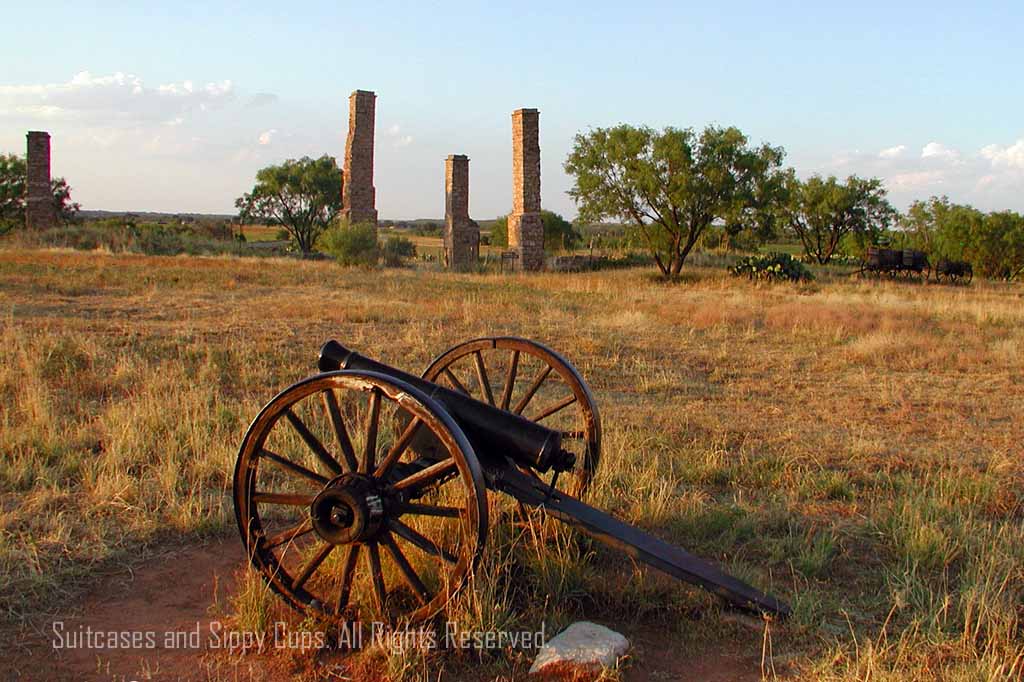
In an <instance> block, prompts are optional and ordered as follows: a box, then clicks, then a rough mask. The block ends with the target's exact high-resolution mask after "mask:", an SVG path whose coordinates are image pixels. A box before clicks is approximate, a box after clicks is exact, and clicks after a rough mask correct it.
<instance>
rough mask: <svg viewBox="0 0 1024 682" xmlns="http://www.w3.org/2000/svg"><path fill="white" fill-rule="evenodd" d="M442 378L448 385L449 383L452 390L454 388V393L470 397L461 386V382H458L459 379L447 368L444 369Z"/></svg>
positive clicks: (467, 390)
mask: <svg viewBox="0 0 1024 682" xmlns="http://www.w3.org/2000/svg"><path fill="white" fill-rule="evenodd" d="M444 377H445V379H447V380H448V383H450V384H451V385H452V388H454V389H455V390H456V391H458V392H459V393H462V394H463V395H470V393H469V389H467V388H466V387H465V386H463V385H462V382H461V381H459V378H458V377H457V376H455V374H453V373H452V371H451V370H450V369H449V368H447V367H445V368H444Z"/></svg>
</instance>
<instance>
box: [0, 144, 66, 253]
mask: <svg viewBox="0 0 1024 682" xmlns="http://www.w3.org/2000/svg"><path fill="white" fill-rule="evenodd" d="M26 176H27V167H26V165H25V159H24V158H23V157H21V156H18V155H17V154H0V234H2V233H4V232H7V231H8V230H11V229H14V228H19V227H23V226H24V225H25V191H26ZM50 189H51V191H52V192H53V207H54V212H55V215H56V216H57V219H58V220H59V221H61V222H64V223H69V222H72V221H73V220H74V219H75V216H76V214H77V213H78V210H79V208H81V207H80V206H79V205H78V204H77V203H75V202H73V201H71V186H70V185H68V183H67V181H66V180H65V179H64V178H54V179H53V180H51V182H50Z"/></svg>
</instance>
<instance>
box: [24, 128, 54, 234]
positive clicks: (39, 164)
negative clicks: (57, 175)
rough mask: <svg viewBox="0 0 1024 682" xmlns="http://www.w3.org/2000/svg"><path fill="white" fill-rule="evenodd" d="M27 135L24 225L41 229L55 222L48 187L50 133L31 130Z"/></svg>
mask: <svg viewBox="0 0 1024 682" xmlns="http://www.w3.org/2000/svg"><path fill="white" fill-rule="evenodd" d="M27 137H28V160H27V163H26V165H27V166H28V173H27V175H28V178H27V182H26V188H25V189H26V192H25V194H26V197H25V226H26V227H27V228H28V229H30V230H33V229H35V230H42V229H45V228H47V227H53V226H54V225H56V223H57V213H56V210H55V207H54V205H53V191H52V190H51V189H50V133H46V132H42V131H39V130H32V131H29V133H28V135H27Z"/></svg>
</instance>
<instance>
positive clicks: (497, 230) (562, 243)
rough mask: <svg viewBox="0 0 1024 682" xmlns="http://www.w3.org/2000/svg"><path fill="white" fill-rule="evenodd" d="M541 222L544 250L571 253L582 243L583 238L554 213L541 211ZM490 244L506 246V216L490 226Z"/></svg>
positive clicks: (571, 225) (568, 223)
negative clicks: (562, 250) (561, 250)
mask: <svg viewBox="0 0 1024 682" xmlns="http://www.w3.org/2000/svg"><path fill="white" fill-rule="evenodd" d="M540 219H541V222H542V223H544V250H545V251H549V252H550V251H558V250H560V249H565V250H567V251H571V250H572V249H575V248H576V247H577V246H579V244H580V242H582V241H583V236H582V235H581V234H580V233H579V232H578V231H577V230H576V228H575V227H573V224H572V223H570V222H569V221H568V220H566V219H565V218H563V217H562V216H560V215H559V214H557V213H555V212H554V211H541V212H540ZM491 244H493V245H494V246H508V216H499V217H498V219H497V220H495V221H494V224H493V225H492V226H491Z"/></svg>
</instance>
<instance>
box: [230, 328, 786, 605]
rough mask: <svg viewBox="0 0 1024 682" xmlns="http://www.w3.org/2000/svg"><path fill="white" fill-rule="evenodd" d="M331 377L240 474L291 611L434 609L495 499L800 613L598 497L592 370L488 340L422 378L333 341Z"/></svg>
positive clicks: (304, 397) (272, 407)
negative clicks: (583, 372) (593, 490)
mask: <svg viewBox="0 0 1024 682" xmlns="http://www.w3.org/2000/svg"><path fill="white" fill-rule="evenodd" d="M318 369H319V370H320V373H318V374H315V375H313V376H310V377H308V378H306V379H303V380H301V381H299V382H297V383H295V384H293V385H292V386H290V387H289V388H287V389H285V390H284V391H282V392H281V393H279V394H278V395H277V396H275V397H274V398H273V399H272V400H271V401H270V402H269V403H267V405H266V406H265V407H264V408H263V409H262V410H261V411H260V413H259V414H258V415H257V417H256V418H255V419H254V420H253V422H252V424H251V425H250V426H249V429H248V431H247V432H246V434H245V437H244V438H243V440H242V444H241V447H240V449H239V453H238V459H237V462H236V465H235V471H234V484H233V495H234V507H235V516H236V519H237V522H238V530H239V533H240V534H241V537H242V542H243V544H244V546H245V551H246V553H247V555H248V558H249V561H250V562H251V563H252V565H253V566H254V567H255V568H256V570H258V571H259V573H260V574H261V575H262V577H263V579H264V580H265V581H266V583H267V584H268V585H269V586H270V588H271V589H273V590H274V591H275V592H276V593H277V594H279V595H280V596H281V597H283V598H284V600H285V601H286V602H287V603H288V604H289V605H291V606H292V607H294V608H296V609H298V610H300V611H302V612H304V613H307V614H309V615H315V616H316V617H318V618H323V619H326V620H328V621H333V622H336V623H339V624H343V623H347V622H351V621H355V620H364V621H365V620H368V619H369V618H370V617H371V616H372V617H373V618H375V619H381V620H383V621H385V622H391V623H398V622H405V623H416V622H422V621H425V620H428V619H430V618H432V617H434V616H436V615H437V614H438V613H440V612H441V611H442V610H443V609H444V608H445V607H446V606H447V605H448V604H449V603H450V602H451V601H452V600H453V599H454V598H455V597H456V595H457V594H458V593H459V591H460V590H461V589H463V588H464V587H465V586H466V584H467V582H468V581H469V579H470V578H471V577H472V575H473V573H474V570H475V569H476V568H477V566H478V562H479V560H480V559H481V555H482V552H483V549H484V545H485V542H486V538H487V533H488V524H489V514H490V513H491V509H490V507H491V506H493V505H490V506H489V505H488V491H492V492H494V493H501V494H502V495H504V496H508V497H510V498H512V499H513V500H515V501H516V502H517V503H518V505H520V507H521V508H520V511H522V510H524V509H529V508H539V509H542V510H543V511H544V513H546V514H547V515H548V516H550V517H553V518H554V519H557V520H559V521H562V522H564V523H567V524H569V525H571V526H573V527H575V528H577V529H579V530H580V531H582V532H584V533H585V534H587V535H590V536H591V537H593V538H596V539H597V540H598V541H600V542H602V543H605V544H607V545H609V546H611V547H614V548H617V549H620V550H622V551H624V552H626V553H628V554H629V555H630V556H632V557H633V558H635V559H637V560H639V561H642V562H644V563H646V564H649V565H650V566H653V567H654V568H656V569H658V570H660V571H663V572H665V573H668V574H669V575H672V576H674V577H676V578H678V579H680V580H684V581H686V582H689V583H693V584H696V585H699V586H701V587H703V588H705V589H707V590H710V591H711V592H713V593H714V594H716V595H718V596H720V597H721V598H722V599H724V600H725V601H726V602H728V603H729V604H731V605H733V606H735V607H737V608H740V609H743V610H747V611H752V612H756V613H762V614H771V615H777V616H785V615H787V614H788V613H789V607H788V606H786V605H785V604H784V603H782V602H781V601H779V600H778V599H776V598H775V597H773V596H771V595H768V594H765V593H763V592H761V591H759V590H757V589H755V588H754V587H752V586H750V585H748V584H746V583H744V582H743V581H741V580H739V579H737V578H735V577H733V576H730V575H728V574H726V573H725V572H723V571H722V570H721V569H720V568H719V567H717V566H716V565H715V564H714V563H712V562H710V561H707V560H704V559H702V558H699V557H697V556H694V555H692V554H690V553H688V552H687V551H685V550H683V549H681V548H679V547H676V546H673V545H671V544H669V543H666V542H664V541H662V540H660V539H658V538H656V537H654V536H653V535H651V534H648V533H645V532H643V531H641V530H639V529H637V528H634V527H632V526H629V525H628V524H626V523H623V522H622V521H620V520H618V519H616V518H615V517H613V516H611V515H610V514H607V513H605V512H602V511H600V510H598V509H596V508H594V507H592V506H589V505H587V504H586V503H584V502H583V501H582V499H581V498H582V497H584V496H585V494H586V491H587V488H588V486H589V484H590V481H591V479H592V477H593V475H594V472H595V471H596V469H597V465H598V461H599V459H600V453H601V421H600V416H599V414H598V410H597V405H596V404H595V402H594V399H593V396H592V395H591V393H590V390H589V388H588V387H587V385H586V383H585V382H584V381H583V378H582V377H581V376H580V374H579V372H578V371H577V370H576V368H575V367H573V366H572V364H570V363H569V361H568V360H566V359H565V358H563V357H562V356H561V355H559V354H558V353H556V352H554V351H553V350H551V349H549V348H547V347H546V346H544V345H542V344H539V343H536V342H533V341H529V340H526V339H520V338H514V337H488V338H481V339H474V340H472V341H468V342H465V343H462V344H459V345H458V346H455V347H453V348H451V349H450V350H448V351H446V352H445V353H443V354H441V355H440V356H438V357H437V358H436V359H435V360H434V361H433V362H431V363H430V365H429V366H428V367H427V369H426V371H425V372H424V373H423V375H422V376H417V375H413V374H409V373H406V372H403V371H402V370H399V369H396V368H394V367H390V366H388V365H386V364H383V363H381V362H378V361H376V360H373V359H370V358H368V357H364V356H363V355H360V354H359V353H356V352H354V351H352V350H349V349H347V348H345V347H343V346H342V345H341V344H339V343H337V342H336V341H329V342H327V343H326V344H324V346H323V347H322V348H321V351H320V356H319V362H318ZM492 377H495V378H496V379H497V386H496V385H495V383H493V382H494V379H492ZM498 387H500V390H498Z"/></svg>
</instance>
